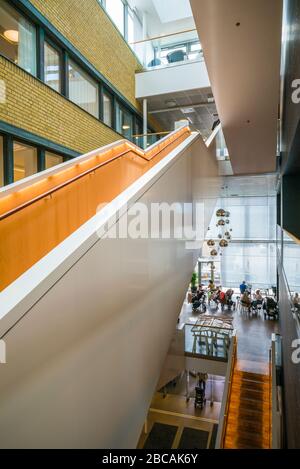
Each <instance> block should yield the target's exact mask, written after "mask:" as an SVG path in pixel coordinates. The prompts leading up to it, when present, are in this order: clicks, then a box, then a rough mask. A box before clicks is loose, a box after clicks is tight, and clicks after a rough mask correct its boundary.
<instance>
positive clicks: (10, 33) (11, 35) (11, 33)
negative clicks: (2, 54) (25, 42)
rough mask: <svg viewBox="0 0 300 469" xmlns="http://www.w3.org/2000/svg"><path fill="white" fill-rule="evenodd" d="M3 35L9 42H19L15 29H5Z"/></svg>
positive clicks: (17, 32)
mask: <svg viewBox="0 0 300 469" xmlns="http://www.w3.org/2000/svg"><path fill="white" fill-rule="evenodd" d="M3 35H4V37H6V39H8V40H9V41H11V42H15V43H18V42H19V31H16V30H15V29H7V30H6V31H4V33H3Z"/></svg>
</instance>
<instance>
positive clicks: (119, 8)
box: [106, 0, 124, 36]
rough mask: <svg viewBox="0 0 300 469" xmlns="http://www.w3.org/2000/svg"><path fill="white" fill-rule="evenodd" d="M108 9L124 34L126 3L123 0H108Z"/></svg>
mask: <svg viewBox="0 0 300 469" xmlns="http://www.w3.org/2000/svg"><path fill="white" fill-rule="evenodd" d="M106 11H107V13H108V14H109V16H110V17H111V19H112V20H113V22H114V23H115V25H116V26H117V28H118V29H119V31H120V33H121V34H122V35H123V36H124V3H123V2H122V0H106Z"/></svg>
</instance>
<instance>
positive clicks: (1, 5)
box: [0, 0, 36, 75]
mask: <svg viewBox="0 0 300 469" xmlns="http://www.w3.org/2000/svg"><path fill="white" fill-rule="evenodd" d="M0 53H1V54H2V55H4V56H5V57H7V58H8V59H10V60H12V61H13V62H14V63H15V64H17V65H19V67H21V68H23V69H24V70H26V71H27V72H29V73H31V74H32V75H36V28H35V26H34V25H33V24H32V23H30V22H29V21H28V20H27V19H26V18H24V17H23V16H22V15H20V14H19V13H18V12H17V11H16V10H15V9H14V8H13V7H11V6H10V5H9V4H8V3H7V2H6V1H5V0H0Z"/></svg>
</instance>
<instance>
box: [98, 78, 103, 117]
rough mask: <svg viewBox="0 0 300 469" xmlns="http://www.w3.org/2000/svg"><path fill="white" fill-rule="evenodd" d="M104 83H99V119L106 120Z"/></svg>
mask: <svg viewBox="0 0 300 469" xmlns="http://www.w3.org/2000/svg"><path fill="white" fill-rule="evenodd" d="M103 91H104V90H103V85H102V83H100V84H99V119H100V120H101V121H102V122H103V120H104V100H103Z"/></svg>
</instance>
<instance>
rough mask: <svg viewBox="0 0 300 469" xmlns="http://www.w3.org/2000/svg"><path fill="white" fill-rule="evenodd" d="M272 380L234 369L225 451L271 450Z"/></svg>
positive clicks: (266, 376)
mask: <svg viewBox="0 0 300 469" xmlns="http://www.w3.org/2000/svg"><path fill="white" fill-rule="evenodd" d="M270 392H271V389H270V379H269V376H268V375H261V374H257V373H249V372H246V371H241V370H237V369H236V368H235V369H234V372H233V377H232V386H231V393H230V401H229V407H228V416H227V426H226V433H225V444H224V448H231V449H248V448H249V449H256V448H257V449H268V448H270V433H271V424H270V402H271V400H270Z"/></svg>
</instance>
